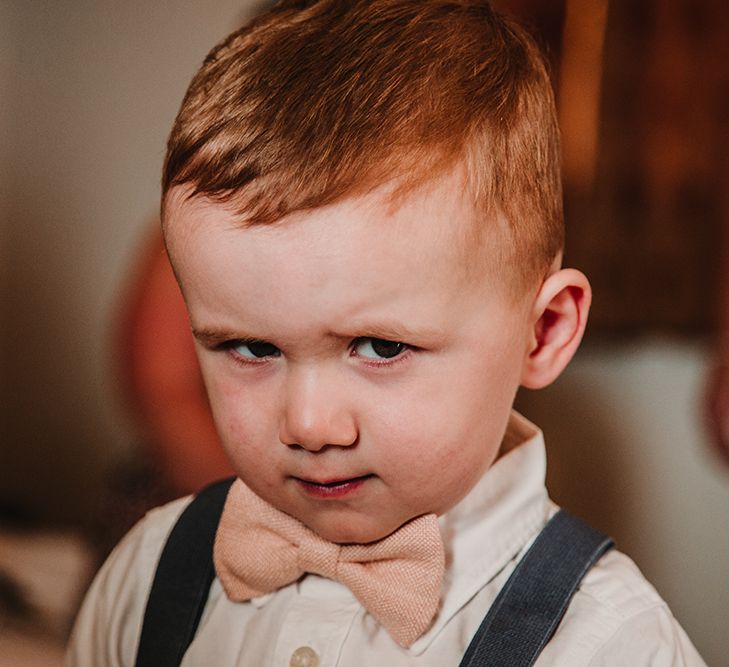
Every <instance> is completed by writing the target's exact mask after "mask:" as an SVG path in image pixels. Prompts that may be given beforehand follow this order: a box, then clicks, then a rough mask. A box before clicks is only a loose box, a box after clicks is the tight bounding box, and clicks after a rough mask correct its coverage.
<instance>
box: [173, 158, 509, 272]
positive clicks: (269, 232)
mask: <svg viewBox="0 0 729 667" xmlns="http://www.w3.org/2000/svg"><path fill="white" fill-rule="evenodd" d="M464 183H465V179H464V177H463V173H462V171H461V170H454V171H453V172H452V173H448V174H445V175H442V176H441V177H438V178H435V179H432V180H430V181H428V182H426V183H425V184H422V185H420V186H418V187H417V188H413V189H408V190H400V189H398V187H397V185H394V186H390V185H385V186H381V187H379V188H376V189H374V190H372V191H370V192H368V193H366V194H364V195H360V196H354V197H349V198H344V199H342V200H340V201H338V202H335V203H334V204H330V205H327V206H323V207H319V208H315V209H310V210H304V211H299V212H295V213H292V214H289V215H288V216H286V217H285V218H283V219H281V220H278V221H276V222H273V223H270V224H264V225H259V224H255V223H253V224H251V223H249V222H248V221H247V220H246V218H245V215H244V214H241V213H240V212H238V211H237V208H238V206H237V204H238V202H235V201H231V202H219V201H215V200H212V199H209V198H206V197H204V196H191V194H192V186H189V185H182V186H176V187H174V188H172V189H171V190H170V191H169V192H168V194H167V196H166V198H165V206H164V215H163V225H164V231H165V238H166V241H167V245H168V248H169V250H170V255H171V259H172V261H173V264H175V266H176V268H177V265H178V264H180V262H182V261H183V259H185V260H186V258H187V255H188V254H189V253H188V250H191V248H190V243H191V242H192V239H193V238H194V239H195V242H194V243H192V246H193V253H194V246H197V245H199V243H200V242H201V241H202V240H203V239H205V242H206V244H208V246H209V245H215V243H220V244H221V245H225V246H228V245H230V244H232V243H234V241H233V238H232V233H233V232H235V233H236V235H237V236H240V237H245V238H246V240H245V243H244V244H243V245H244V247H245V250H246V253H245V254H249V253H251V252H255V253H256V254H257V255H258V258H259V261H257V262H256V264H257V265H259V266H260V265H262V264H264V261H263V260H264V258H265V259H266V260H267V261H268V262H270V263H272V264H276V263H285V264H287V265H288V264H290V263H291V262H292V260H294V259H295V258H298V257H300V256H302V255H303V254H304V252H307V253H312V254H313V255H314V257H312V259H318V260H319V262H320V263H321V267H322V270H323V269H324V267H325V266H328V265H331V264H332V263H333V264H336V263H337V262H341V261H351V260H350V259H349V256H350V255H351V254H359V255H360V256H363V257H365V258H366V260H367V265H368V268H369V269H370V270H372V271H377V270H385V269H386V268H387V270H389V271H392V270H393V268H395V267H397V266H400V267H402V268H404V269H406V270H408V271H410V270H411V269H414V268H417V269H418V271H417V273H418V274H433V273H434V272H435V271H436V269H440V270H444V271H447V273H448V277H449V279H451V280H453V279H458V280H463V281H468V282H471V281H473V280H474V279H475V280H476V281H477V282H480V283H483V282H485V281H487V282H489V283H492V284H493V283H498V282H499V281H500V282H505V277H504V272H503V268H504V266H503V258H504V256H505V255H506V250H505V248H504V246H506V241H505V237H506V235H505V233H504V231H505V225H504V224H502V222H501V221H499V220H497V219H487V218H490V216H485V215H484V213H483V212H482V211H479V210H477V209H476V207H475V206H474V205H473V203H472V199H471V197H470V193H469V192H468V188H467V187H466V186H465V185H464ZM236 245H237V244H236ZM221 251H222V247H221ZM183 255H184V257H183ZM355 268H356V267H354V266H352V269H353V270H354V269H355ZM497 268H498V270H496V269H497Z"/></svg>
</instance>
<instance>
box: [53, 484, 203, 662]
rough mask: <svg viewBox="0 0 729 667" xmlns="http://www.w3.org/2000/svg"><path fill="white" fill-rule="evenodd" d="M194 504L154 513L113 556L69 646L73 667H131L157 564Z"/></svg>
mask: <svg viewBox="0 0 729 667" xmlns="http://www.w3.org/2000/svg"><path fill="white" fill-rule="evenodd" d="M191 500H192V498H191V497H189V496H188V497H185V498H180V499H179V500H175V501H173V502H171V503H168V504H167V505H163V506H162V507H158V508H156V509H154V510H152V511H150V512H149V513H148V514H147V515H146V516H145V517H144V518H143V519H142V520H141V521H140V522H139V523H137V525H136V526H134V528H132V529H131V530H130V531H129V533H127V535H126V536H125V537H124V538H123V539H122V541H121V542H120V543H119V544H118V545H117V546H116V548H115V549H114V550H113V551H112V553H111V555H110V556H109V558H108V559H107V560H106V562H105V563H104V565H103V566H102V567H101V569H100V570H99V572H98V574H97V575H96V577H95V579H94V581H93V583H92V585H91V587H90V588H89V591H88V593H87V594H86V598H85V600H84V603H83V605H82V607H81V611H80V612H79V614H78V617H77V619H76V624H75V627H74V630H73V634H72V636H71V640H70V643H69V649H68V654H67V663H68V664H70V665H94V666H99V667H101V666H103V665H120V666H122V665H133V664H134V658H135V655H136V647H137V644H138V643H139V634H140V631H141V624H142V617H143V615H144V608H145V605H146V602H147V596H148V594H149V588H150V586H151V584H152V579H153V577H154V572H155V569H156V567H157V561H158V560H159V555H160V553H161V551H162V548H163V546H164V544H165V541H166V540H167V536H168V535H169V533H170V531H171V530H172V527H173V526H174V524H175V522H176V521H177V519H178V517H179V516H180V514H182V512H183V510H184V509H185V507H187V505H188V504H189V503H190V501H191Z"/></svg>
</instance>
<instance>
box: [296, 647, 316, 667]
mask: <svg viewBox="0 0 729 667" xmlns="http://www.w3.org/2000/svg"><path fill="white" fill-rule="evenodd" d="M289 666H290V667H319V656H318V655H317V653H316V651H315V650H314V649H313V648H311V646H299V648H297V649H296V650H295V651H294V652H293V653H292V654H291V662H289Z"/></svg>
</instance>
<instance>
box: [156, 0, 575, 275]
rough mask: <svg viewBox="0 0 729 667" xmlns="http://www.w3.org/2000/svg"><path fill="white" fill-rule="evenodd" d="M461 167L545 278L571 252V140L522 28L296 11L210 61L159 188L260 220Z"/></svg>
mask: <svg viewBox="0 0 729 667" xmlns="http://www.w3.org/2000/svg"><path fill="white" fill-rule="evenodd" d="M458 166H463V167H465V174H466V183H465V186H466V187H467V188H468V189H469V191H470V194H471V195H472V196H473V198H474V204H475V206H476V210H477V211H479V212H480V213H481V214H480V215H479V218H478V219H479V221H482V222H483V221H486V220H493V218H494V215H498V216H500V218H502V219H503V220H505V221H506V223H507V224H506V227H507V229H509V230H510V234H509V236H510V240H511V243H510V248H511V250H510V251H509V252H508V258H509V262H510V263H512V264H513V265H514V274H515V275H517V276H518V279H519V282H520V283H522V284H524V283H525V281H529V282H531V281H532V280H534V279H535V278H537V277H543V276H544V274H545V273H546V271H547V270H548V268H549V266H550V264H551V263H552V261H553V260H554V258H555V257H556V256H557V255H558V254H559V252H560V251H561V248H562V244H563V218H562V192H561V181H560V163H559V131H558V127H557V120H556V113H555V109H554V100H553V94H552V89H551V84H550V80H549V76H548V74H547V71H546V67H545V64H544V60H543V58H542V56H541V54H540V52H539V49H538V47H537V46H536V45H535V43H534V41H533V40H532V38H531V37H530V36H529V35H528V34H527V33H526V32H525V31H524V30H523V29H522V28H521V27H519V26H518V25H516V24H515V23H513V22H512V21H511V20H509V19H507V18H505V17H503V16H501V15H499V14H498V13H497V12H495V11H494V10H493V9H492V8H491V6H490V5H489V4H488V3H487V2H484V1H477V0H318V1H315V2H306V1H296V0H284V1H283V2H279V3H278V4H276V5H275V6H274V7H273V8H272V9H271V10H270V11H268V12H267V13H265V14H263V15H261V16H259V17H258V18H257V19H255V20H254V21H252V22H251V23H250V24H248V25H246V26H245V27H243V28H242V29H240V30H238V31H236V32H234V33H233V34H232V35H230V36H229V37H228V38H227V39H225V40H224V41H223V42H221V43H220V44H219V45H218V46H216V47H215V48H214V49H213V50H212V51H211V52H210V54H209V55H208V56H207V58H206V59H205V61H204V63H203V65H202V67H201V68H200V70H199V71H198V73H197V74H196V75H195V77H194V79H193V81H192V83H191V84H190V87H189V89H188V91H187V94H186V96H185V99H184V101H183V103H182V107H181V109H180V111H179V114H178V116H177V119H176V121H175V124H174V127H173V129H172V132H171V135H170V138H169V143H168V150H167V157H166V160H165V167H164V174H163V184H162V190H163V200H164V196H165V195H166V193H167V191H168V190H169V189H170V188H171V187H173V186H175V185H179V184H188V185H191V186H192V192H193V193H194V194H200V195H204V196H208V197H211V198H215V199H220V200H222V201H228V200H232V201H234V203H235V205H236V207H238V209H239V210H240V211H241V213H242V214H243V215H244V217H245V220H246V223H247V224H257V223H269V222H273V221H275V220H278V219H280V218H282V217H283V216H285V215H286V214H288V213H291V212H294V211H297V210H304V209H311V208H315V207H320V206H324V205H326V204H330V203H333V202H335V201H337V200H338V199H341V198H343V197H346V196H353V195H357V194H364V193H365V192H367V191H369V190H371V189H372V188H374V187H376V186H378V185H382V184H384V183H386V182H388V181H394V182H397V183H398V184H399V188H410V187H411V186H415V185H417V184H420V183H423V182H424V181H426V180H427V179H429V178H432V177H435V176H437V175H439V174H442V173H444V171H445V170H447V169H452V168H456V167H458ZM485 224H486V223H485V222H483V225H485Z"/></svg>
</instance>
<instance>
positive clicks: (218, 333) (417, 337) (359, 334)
mask: <svg viewBox="0 0 729 667" xmlns="http://www.w3.org/2000/svg"><path fill="white" fill-rule="evenodd" d="M192 335H193V336H194V337H195V338H196V339H197V340H198V341H199V342H200V343H202V344H203V345H205V346H206V347H216V346H217V345H220V344H222V343H226V342H228V341H231V340H262V341H266V340H269V337H268V336H256V335H252V334H250V333H247V332H244V331H240V330H236V331H234V330H232V329H208V328H202V329H197V328H194V327H193V329H192ZM330 335H331V336H333V337H335V338H345V339H350V338H380V339H383V340H391V341H402V342H414V343H418V342H420V343H426V342H427V343H431V344H432V343H435V342H439V341H442V340H443V339H444V338H445V337H446V335H445V332H444V331H442V330H441V329H438V328H435V327H428V326H424V327H411V326H409V325H406V324H404V323H403V322H387V321H381V322H363V323H361V324H355V325H354V326H351V327H348V331H347V332H344V331H341V332H340V331H333V332H331V333H330Z"/></svg>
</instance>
